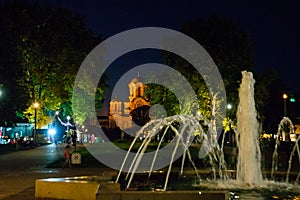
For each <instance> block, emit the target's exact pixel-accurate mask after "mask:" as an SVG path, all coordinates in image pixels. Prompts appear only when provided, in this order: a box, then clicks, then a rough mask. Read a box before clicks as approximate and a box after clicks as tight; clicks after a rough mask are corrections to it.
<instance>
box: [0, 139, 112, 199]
mask: <svg viewBox="0 0 300 200" xmlns="http://www.w3.org/2000/svg"><path fill="white" fill-rule="evenodd" d="M64 147H65V144H58V145H55V144H49V145H45V146H40V147H37V148H34V149H29V150H22V151H17V152H12V153H8V154H5V155H1V156H0V163H1V164H0V199H6V200H13V199H22V200H23V199H24V200H27V199H34V192H35V180H36V179H40V178H50V177H70V176H84V175H103V174H106V173H111V170H109V169H103V168H102V169H99V168H80V167H73V168H65V169H60V168H56V169H49V168H46V166H47V165H48V164H49V163H51V162H53V161H55V160H57V159H59V158H62V157H63V151H64ZM113 173H114V172H113Z"/></svg>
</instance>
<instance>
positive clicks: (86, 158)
mask: <svg viewBox="0 0 300 200" xmlns="http://www.w3.org/2000/svg"><path fill="white" fill-rule="evenodd" d="M167 144H168V143H164V144H162V147H163V146H165V145H167ZM97 145H101V152H100V153H101V154H108V155H110V154H113V153H114V152H113V151H116V150H115V149H112V148H110V147H111V144H109V143H97V144H94V145H91V146H89V149H92V148H95V150H96V151H95V152H97V150H98V147H99V146H97ZM114 145H116V146H117V147H118V148H120V149H123V150H126V151H127V150H128V149H129V147H130V145H131V142H130V141H127V142H126V141H125V142H120V141H119V142H114ZM140 145H141V142H137V143H135V145H134V146H133V148H132V152H137V151H138V149H139V147H140ZM157 145H158V143H157V142H152V143H150V144H149V145H148V147H147V150H146V152H152V151H155V150H156V149H157ZM76 152H78V153H80V154H81V164H80V165H74V167H82V168H94V167H99V168H103V167H106V166H105V165H103V164H102V163H101V162H100V161H98V160H97V159H96V158H95V157H94V156H93V155H92V154H91V153H90V152H89V150H88V149H86V148H85V147H84V146H78V148H77V151H76ZM198 152H199V149H197V148H196V147H190V153H191V155H192V158H193V160H194V162H195V163H196V165H197V166H204V167H205V166H206V164H207V163H206V162H207V161H206V160H205V159H201V160H200V159H198ZM166 159H169V158H166ZM63 163H64V158H60V159H58V160H56V161H54V162H52V163H50V164H48V165H47V168H60V167H61V166H62V164H63ZM185 163H186V166H190V163H189V160H188V158H187V157H186V160H185ZM180 165H181V159H178V160H177V161H175V162H174V163H173V166H180Z"/></svg>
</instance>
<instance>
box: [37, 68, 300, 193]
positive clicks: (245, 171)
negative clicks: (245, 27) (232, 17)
mask: <svg viewBox="0 0 300 200" xmlns="http://www.w3.org/2000/svg"><path fill="white" fill-rule="evenodd" d="M254 83H255V81H254V79H253V75H252V73H250V72H246V71H243V72H242V83H241V85H240V89H239V99H240V102H239V105H238V111H237V128H236V130H234V131H235V135H236V141H237V147H238V159H237V166H236V172H235V177H234V178H232V177H230V176H229V175H228V170H227V168H226V164H225V161H224V154H223V142H224V138H223V139H222V145H221V147H220V146H219V145H218V143H217V142H216V140H215V139H216V131H215V126H214V124H215V122H212V121H210V120H208V119H206V118H205V117H204V116H202V115H201V114H199V113H198V114H197V115H195V116H192V115H175V116H170V117H166V118H163V119H156V120H151V121H150V122H148V123H147V124H146V125H145V126H143V127H142V128H141V129H140V130H139V131H138V132H137V135H136V137H135V138H134V140H133V141H132V143H131V145H130V147H129V150H128V152H127V154H126V155H125V156H124V159H123V162H122V164H121V166H120V170H119V173H118V174H117V177H116V180H115V181H114V182H113V183H111V184H112V185H113V186H112V187H111V186H107V187H106V188H115V189H116V190H109V191H103V190H101V186H99V187H100V189H99V190H98V194H97V195H98V196H97V198H100V199H101V198H104V199H105V198H106V197H107V198H108V197H109V199H120V198H121V199H122V197H123V196H127V197H128V198H131V199H153V198H156V199H171V198H172V199H173V198H176V199H180V198H192V199H199V198H200V199H201V197H203V199H216V198H217V199H225V198H226V199H228V198H229V197H228V193H229V191H230V192H232V191H234V192H236V193H238V194H239V193H241V192H242V191H244V194H243V195H244V196H242V194H241V197H243V198H241V199H254V198H255V199H264V197H263V196H262V195H260V193H264V195H265V193H267V195H268V199H270V198H271V197H272V198H273V199H276V198H277V199H278V198H279V197H280V196H279V194H282V193H283V198H286V197H288V198H290V197H291V198H299V197H300V196H299V194H300V188H299V186H297V185H292V184H291V183H290V181H291V180H290V179H289V175H290V172H291V165H292V164H291V163H292V159H293V156H294V155H295V153H297V154H298V159H299V161H300V149H299V137H298V138H297V140H296V142H295V144H294V147H293V148H292V151H291V154H290V157H289V167H288V170H287V172H286V175H287V176H286V182H285V183H282V182H275V181H274V180H271V181H269V180H266V178H263V172H262V170H261V151H260V147H259V124H258V121H257V116H256V115H257V114H256V109H255V102H254ZM213 118H214V116H213ZM287 123H290V121H289V120H288V119H287V118H284V119H283V121H281V123H280V125H279V131H278V134H277V140H276V145H275V151H274V153H273V159H272V160H273V164H272V176H274V172H275V171H276V170H277V162H278V146H279V144H280V142H279V134H280V133H282V132H283V128H282V127H285V124H287ZM290 124H291V123H290ZM284 130H285V131H286V129H284ZM169 131H171V132H172V133H173V134H174V137H173V139H172V140H171V142H169V143H168V144H167V145H165V146H163V141H164V140H166V136H167V133H168V132H169ZM158 134H159V137H156V136H157V135H158ZM224 135H225V134H224ZM223 137H224V136H223ZM140 138H143V140H142V142H141V145H140V146H139V147H138V150H137V152H136V153H135V156H134V157H132V156H131V157H130V156H129V154H130V151H131V150H132V149H133V146H134V145H135V144H136V142H137V141H138V140H139V139H140ZM154 138H159V142H158V144H157V147H156V150H155V151H153V152H151V153H150V155H151V156H152V160H151V161H150V162H149V160H146V161H145V160H144V159H143V158H144V156H145V154H146V150H147V148H148V146H149V144H150V142H151V141H152V140H153V139H154ZM195 143H196V146H197V147H198V148H199V157H200V158H204V157H205V158H208V161H209V164H210V170H209V172H207V170H206V171H205V173H206V176H205V178H203V177H202V173H203V171H201V170H199V169H198V168H197V166H196V164H195V162H194V161H193V159H192V156H191V152H190V149H189V147H190V145H192V144H195ZM162 152H163V153H162ZM179 158H182V161H181V165H180V169H179V174H180V175H182V174H184V171H185V170H184V164H185V160H186V158H187V159H188V160H189V162H190V164H191V166H192V168H193V170H194V177H196V178H195V182H194V184H192V185H191V186H190V187H193V190H192V191H167V190H168V184H169V179H170V174H171V172H172V165H173V162H174V161H175V160H177V159H179ZM161 162H167V163H168V167H167V168H166V169H164V170H165V171H164V175H165V181H164V184H163V186H162V187H161V188H153V189H152V190H150V191H142V192H138V191H126V189H127V190H130V187H131V184H132V182H133V181H134V177H135V176H136V175H137V173H141V172H144V173H147V174H148V176H147V178H148V179H149V178H150V176H151V175H152V174H153V173H155V172H154V170H153V169H155V168H157V166H156V165H157V164H161ZM125 166H126V167H125ZM127 166H129V168H127ZM125 168H126V170H124V169H125ZM124 171H126V173H125V174H124ZM207 174H210V176H207ZM160 176H161V175H160ZM123 177H124V179H125V180H126V186H125V191H120V190H119V188H120V187H118V184H119V182H120V180H121V178H123ZM299 177H300V172H298V175H297V178H296V180H295V181H296V183H298V182H299ZM147 178H146V179H147ZM68 181H69V182H70V180H68ZM144 181H145V180H144ZM38 182H39V181H37V183H38ZM41 182H46V184H45V185H49V184H48V182H49V181H48V180H46V181H41ZM81 182H82V181H81ZM100 185H101V184H100ZM95 187H96V186H95ZM102 188H103V187H102ZM104 188H105V187H104ZM157 189H158V190H157ZM212 190H213V191H212ZM216 190H218V191H216ZM199 191H201V192H199ZM207 191H209V192H207ZM224 191H225V193H224ZM205 192H207V193H205ZM222 192H223V193H222ZM204 194H206V195H208V196H205V195H204ZM230 194H231V197H230V199H237V198H239V197H237V195H236V194H235V193H230ZM46 195H47V194H46ZM270 195H271V196H270ZM44 197H48V196H44Z"/></svg>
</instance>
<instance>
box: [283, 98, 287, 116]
mask: <svg viewBox="0 0 300 200" xmlns="http://www.w3.org/2000/svg"><path fill="white" fill-rule="evenodd" d="M282 98H283V116H284V117H286V99H287V98H288V95H287V94H285V93H284V94H283V95H282Z"/></svg>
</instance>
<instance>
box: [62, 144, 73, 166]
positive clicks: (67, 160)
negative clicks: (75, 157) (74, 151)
mask: <svg viewBox="0 0 300 200" xmlns="http://www.w3.org/2000/svg"><path fill="white" fill-rule="evenodd" d="M70 148H71V146H70V145H67V146H66V149H65V152H64V157H65V162H64V163H63V164H62V166H61V168H62V169H63V168H65V167H66V166H68V167H69V168H70V167H72V166H71V154H70Z"/></svg>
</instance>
